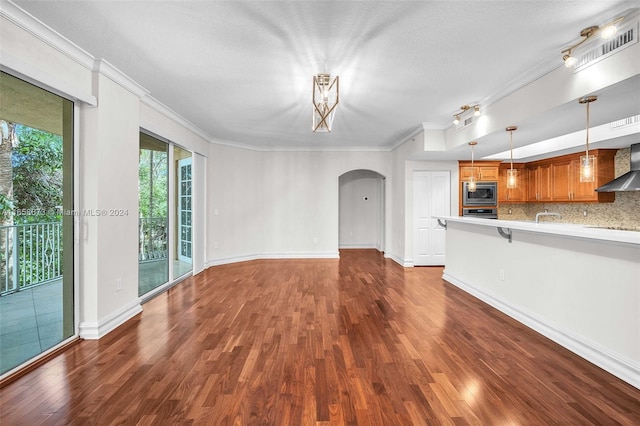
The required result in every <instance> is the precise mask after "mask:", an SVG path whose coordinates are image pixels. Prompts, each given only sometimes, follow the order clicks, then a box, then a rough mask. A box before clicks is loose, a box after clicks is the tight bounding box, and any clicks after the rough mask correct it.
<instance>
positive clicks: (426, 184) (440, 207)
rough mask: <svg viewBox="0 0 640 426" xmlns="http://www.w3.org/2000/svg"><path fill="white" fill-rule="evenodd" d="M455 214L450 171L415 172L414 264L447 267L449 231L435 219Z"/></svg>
mask: <svg viewBox="0 0 640 426" xmlns="http://www.w3.org/2000/svg"><path fill="white" fill-rule="evenodd" d="M450 214H451V176H450V172H448V171H444V172H431V171H414V172H413V264H414V265H415V266H431V265H444V261H445V232H446V230H445V229H444V228H442V227H441V226H440V225H438V221H437V220H436V219H434V216H449V215H450Z"/></svg>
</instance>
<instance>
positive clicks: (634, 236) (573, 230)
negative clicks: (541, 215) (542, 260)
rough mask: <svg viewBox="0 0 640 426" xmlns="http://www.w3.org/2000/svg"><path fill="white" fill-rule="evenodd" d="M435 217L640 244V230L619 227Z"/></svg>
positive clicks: (474, 223)
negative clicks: (618, 228) (627, 229)
mask: <svg viewBox="0 0 640 426" xmlns="http://www.w3.org/2000/svg"><path fill="white" fill-rule="evenodd" d="M435 219H440V220H441V221H447V222H459V223H466V224H470V225H480V226H491V227H494V228H503V229H505V228H509V229H511V230H517V231H524V232H534V233H540V234H552V235H558V236H566V237H573V238H586V239H591V240H600V241H606V242H616V243H626V244H634V245H639V246H640V232H637V231H623V230H617V229H605V228H598V227H593V226H590V225H580V224H574V223H561V222H540V223H535V222H533V221H531V222H529V221H518V220H500V219H483V218H477V217H462V216H436V217H435Z"/></svg>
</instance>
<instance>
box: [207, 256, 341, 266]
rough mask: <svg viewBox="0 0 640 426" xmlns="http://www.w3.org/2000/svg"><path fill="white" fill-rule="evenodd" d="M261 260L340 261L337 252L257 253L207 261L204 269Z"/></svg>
mask: <svg viewBox="0 0 640 426" xmlns="http://www.w3.org/2000/svg"><path fill="white" fill-rule="evenodd" d="M261 259H340V253H338V252H290V253H258V254H250V255H245V256H235V257H224V258H220V259H212V260H208V261H207V264H206V267H207V268H209V267H211V266H218V265H227V264H230V263H238V262H248V261H250V260H261Z"/></svg>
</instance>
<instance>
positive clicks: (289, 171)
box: [207, 144, 394, 266]
mask: <svg viewBox="0 0 640 426" xmlns="http://www.w3.org/2000/svg"><path fill="white" fill-rule="evenodd" d="M389 156H390V154H389V153H388V152H351V151H345V152H333V151H332V152H323V151H321V152H314V151H303V152H260V151H252V150H247V149H242V148H232V147H228V146H224V145H218V144H212V145H211V147H210V149H209V159H208V173H207V176H208V182H207V188H208V190H207V192H208V196H209V200H208V202H209V204H208V211H209V215H208V218H209V224H208V241H209V243H207V250H208V254H207V256H208V257H207V259H208V265H209V266H211V265H216V264H222V263H230V262H235V261H241V260H248V259H257V258H278V257H325V258H327V257H337V256H338V235H339V177H340V176H341V175H343V174H344V173H346V172H348V171H352V170H359V169H366V170H372V171H375V172H377V173H380V174H381V175H385V176H386V175H388V174H389V173H390V162H389ZM216 210H217V211H218V214H217V215H216V214H215V212H216ZM387 217H388V215H387ZM387 225H388V222H387ZM385 228H387V233H391V232H394V231H392V230H391V229H390V227H389V226H386V227H385ZM387 238H388V237H387ZM315 241H317V242H315ZM216 246H217V248H216Z"/></svg>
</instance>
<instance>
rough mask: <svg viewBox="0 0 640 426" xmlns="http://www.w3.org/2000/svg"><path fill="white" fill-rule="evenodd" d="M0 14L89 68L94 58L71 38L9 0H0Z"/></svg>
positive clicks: (91, 67)
mask: <svg viewBox="0 0 640 426" xmlns="http://www.w3.org/2000/svg"><path fill="white" fill-rule="evenodd" d="M0 16H2V17H3V18H5V19H7V20H8V21H10V22H12V23H14V24H15V25H17V26H18V27H20V28H22V29H23V30H25V31H26V32H28V33H29V34H31V35H33V36H34V37H36V38H38V39H39V40H41V41H43V42H44V43H46V44H47V45H49V46H51V47H53V48H54V49H56V50H57V51H59V52H60V53H62V54H64V55H65V56H67V57H68V58H70V59H72V60H73V61H75V62H77V63H78V64H80V65H82V66H83V67H85V68H87V69H89V70H91V69H93V63H94V60H95V58H94V57H93V56H92V55H91V54H89V53H88V52H87V51H85V50H84V49H82V48H81V47H80V46H78V45H77V44H75V43H73V42H72V41H71V40H69V39H67V38H65V37H64V36H62V35H61V34H59V33H58V32H56V31H55V30H53V29H52V28H51V27H49V26H48V25H47V24H45V23H44V22H42V21H40V20H39V19H37V18H35V17H33V16H31V15H30V14H29V13H28V12H27V11H25V10H24V9H22V8H21V7H19V6H18V5H16V4H15V3H13V2H11V1H9V0H2V1H0Z"/></svg>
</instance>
